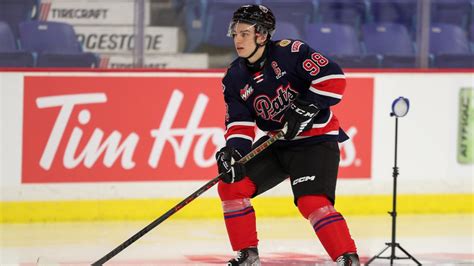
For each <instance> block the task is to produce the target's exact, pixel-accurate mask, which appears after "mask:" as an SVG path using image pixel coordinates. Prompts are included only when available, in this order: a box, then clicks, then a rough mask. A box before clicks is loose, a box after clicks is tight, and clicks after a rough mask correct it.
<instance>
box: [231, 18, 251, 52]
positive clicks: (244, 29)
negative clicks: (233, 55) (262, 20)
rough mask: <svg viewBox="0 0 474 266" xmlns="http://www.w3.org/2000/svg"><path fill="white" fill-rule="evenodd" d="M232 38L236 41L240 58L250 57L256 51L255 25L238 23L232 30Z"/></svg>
mask: <svg viewBox="0 0 474 266" xmlns="http://www.w3.org/2000/svg"><path fill="white" fill-rule="evenodd" d="M231 36H232V38H233V39H234V46H235V49H236V51H237V54H238V55H239V56H240V57H248V56H249V55H250V54H251V53H252V52H253V51H254V50H255V46H256V45H255V36H256V34H255V25H251V24H247V23H236V24H235V25H234V27H233V29H232V32H231Z"/></svg>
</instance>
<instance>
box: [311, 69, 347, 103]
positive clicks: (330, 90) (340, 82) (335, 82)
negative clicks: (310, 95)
mask: <svg viewBox="0 0 474 266" xmlns="http://www.w3.org/2000/svg"><path fill="white" fill-rule="evenodd" d="M345 87H346V77H345V76H344V75H343V74H333V75H327V76H324V77H321V78H318V79H315V80H313V81H312V82H311V86H310V87H309V90H310V91H312V92H314V93H316V94H319V95H322V96H327V97H331V98H335V99H338V100H341V99H342V95H343V94H344V89H345Z"/></svg>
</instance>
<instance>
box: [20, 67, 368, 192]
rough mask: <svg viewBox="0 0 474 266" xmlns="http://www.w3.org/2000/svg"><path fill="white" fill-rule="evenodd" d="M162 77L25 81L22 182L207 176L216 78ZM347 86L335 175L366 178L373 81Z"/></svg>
mask: <svg viewBox="0 0 474 266" xmlns="http://www.w3.org/2000/svg"><path fill="white" fill-rule="evenodd" d="M170 74H171V75H167V76H166V77H165V76H163V77H91V76H77V77H54V76H48V77H39V76H26V77H25V80H24V84H25V85H24V86H25V88H24V110H23V111H24V112H23V113H24V119H23V145H22V149H23V150H22V183H55V182H111V181H158V180H207V179H210V178H212V177H214V176H216V175H217V174H216V171H217V168H216V165H215V158H214V154H215V153H216V151H217V150H218V149H219V148H220V147H222V146H223V145H224V144H225V140H224V115H225V109H224V103H223V99H222V91H221V77H216V75H208V76H206V74H205V73H201V74H202V75H201V76H199V77H185V75H184V73H181V74H182V75H178V74H172V73H170ZM348 84H349V85H348V86H349V89H348V90H347V92H348V93H347V95H346V96H347V99H345V100H344V105H346V107H344V108H342V107H341V108H339V110H337V111H336V112H338V117H339V118H340V120H341V121H342V125H343V126H345V127H346V129H347V132H348V134H349V135H350V136H351V139H350V140H349V141H346V142H344V143H343V144H342V145H341V150H342V154H341V174H340V176H341V177H349V178H350V177H364V178H368V177H370V175H371V172H370V169H371V148H372V147H371V139H372V135H371V132H372V106H373V103H372V98H373V81H372V79H371V78H369V79H363V78H354V79H348ZM351 88H352V90H353V91H351ZM361 101H362V102H361ZM355 107H357V110H358V112H353V111H352V110H354V108H355ZM356 113H357V114H356Z"/></svg>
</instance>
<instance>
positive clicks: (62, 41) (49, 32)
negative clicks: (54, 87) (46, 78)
mask: <svg viewBox="0 0 474 266" xmlns="http://www.w3.org/2000/svg"><path fill="white" fill-rule="evenodd" d="M19 29H20V43H21V47H22V48H23V49H25V50H26V51H30V52H34V53H36V54H37V63H36V65H37V66H38V67H94V66H97V61H98V59H97V56H96V55H95V54H93V53H88V52H83V51H82V47H81V45H80V43H79V42H78V41H77V38H76V34H75V32H74V28H73V27H72V26H71V25H69V24H66V23H60V22H39V21H25V22H22V23H20V27H19Z"/></svg>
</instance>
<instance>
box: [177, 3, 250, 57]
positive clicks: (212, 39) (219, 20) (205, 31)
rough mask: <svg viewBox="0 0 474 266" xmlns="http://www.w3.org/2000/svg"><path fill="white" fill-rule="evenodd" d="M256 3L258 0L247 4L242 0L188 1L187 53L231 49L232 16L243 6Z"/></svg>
mask: <svg viewBox="0 0 474 266" xmlns="http://www.w3.org/2000/svg"><path fill="white" fill-rule="evenodd" d="M255 3H256V0H255V1H248V2H245V3H242V1H240V0H201V1H196V0H186V1H185V5H186V8H185V11H184V12H185V15H184V16H185V19H184V20H185V32H186V40H187V47H186V52H197V51H200V50H203V49H204V51H205V49H206V46H211V48H224V50H225V49H231V48H232V47H233V42H232V39H230V38H227V36H226V35H227V30H228V28H229V23H230V20H231V19H232V14H233V13H234V11H235V10H237V8H239V7H240V6H242V5H243V4H255ZM213 51H215V50H213Z"/></svg>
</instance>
